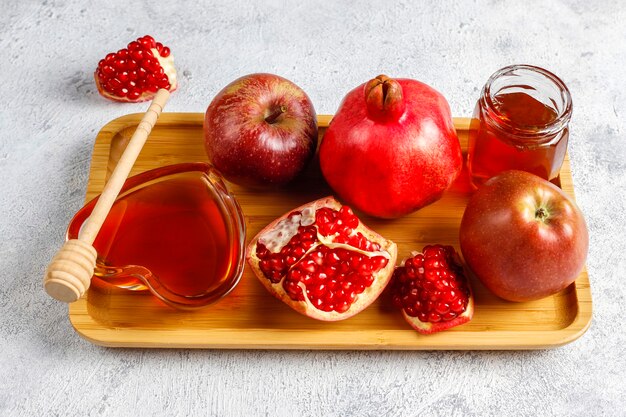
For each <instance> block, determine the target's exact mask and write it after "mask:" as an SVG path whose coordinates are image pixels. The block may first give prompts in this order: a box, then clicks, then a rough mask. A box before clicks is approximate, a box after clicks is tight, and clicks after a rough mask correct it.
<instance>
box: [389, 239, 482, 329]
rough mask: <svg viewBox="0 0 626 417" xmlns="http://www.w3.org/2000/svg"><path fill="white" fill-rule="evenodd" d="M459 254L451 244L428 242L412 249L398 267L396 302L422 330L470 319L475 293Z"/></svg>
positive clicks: (447, 325)
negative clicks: (429, 243) (428, 244)
mask: <svg viewBox="0 0 626 417" xmlns="http://www.w3.org/2000/svg"><path fill="white" fill-rule="evenodd" d="M467 276H468V275H467V274H466V272H465V271H464V268H463V265H462V263H461V260H460V258H459V256H458V254H457V253H456V252H455V250H454V249H453V248H452V247H451V246H442V245H433V246H426V247H425V248H424V250H423V252H422V253H419V252H412V253H411V256H410V257H409V258H407V259H405V260H403V261H402V263H401V265H400V266H399V267H397V268H396V270H395V271H394V275H393V283H392V300H393V304H394V305H395V306H396V307H398V308H400V309H401V310H402V316H403V317H404V319H405V320H406V321H407V323H409V324H410V325H411V327H413V328H414V329H415V330H417V331H418V332H419V333H421V334H432V333H436V332H440V331H443V330H447V329H450V328H452V327H455V326H459V325H461V324H464V323H467V322H468V321H470V320H471V319H472V316H473V314H474V296H473V294H472V289H471V286H470V285H469V281H468V280H467Z"/></svg>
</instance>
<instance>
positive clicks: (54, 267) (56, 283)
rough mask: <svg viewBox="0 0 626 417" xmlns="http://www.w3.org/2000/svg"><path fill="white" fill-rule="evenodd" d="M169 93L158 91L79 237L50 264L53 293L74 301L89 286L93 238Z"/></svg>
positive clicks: (93, 258) (49, 284)
mask: <svg viewBox="0 0 626 417" xmlns="http://www.w3.org/2000/svg"><path fill="white" fill-rule="evenodd" d="M169 97H170V93H169V91H167V90H165V89H161V90H159V91H158V92H157V93H156V95H155V97H154V99H153V100H152V103H151V104H150V107H149V108H148V110H147V111H146V113H145V114H144V116H143V118H142V119H141V121H140V122H139V125H138V126H137V129H136V130H135V133H133V136H132V137H131V138H130V141H129V142H128V145H127V146H126V149H125V150H124V153H123V154H122V156H121V157H120V160H119V162H118V163H117V166H116V167H115V169H114V170H113V173H112V174H111V178H110V179H109V181H108V182H107V183H106V185H105V186H104V189H103V190H102V193H101V194H100V198H98V201H97V202H96V205H95V207H94V208H93V211H92V212H91V215H90V216H89V218H88V219H87V221H86V222H85V224H84V225H83V227H82V229H81V231H80V233H79V235H78V239H73V240H69V241H67V242H65V244H64V245H63V247H62V248H61V249H60V250H59V251H58V252H57V254H56V255H55V257H54V258H53V259H52V261H51V262H50V265H48V269H47V270H46V274H45V276H44V288H45V290H46V292H47V293H48V294H49V295H50V296H51V297H53V298H55V299H57V300H59V301H63V302H66V303H71V302H73V301H76V300H78V299H79V298H80V297H81V296H82V295H83V294H84V293H85V291H87V288H89V284H90V283H91V276H92V275H93V270H94V268H95V267H96V257H97V253H96V250H95V249H94V247H93V242H94V240H95V239H96V236H97V235H98V232H99V231H100V228H101V227H102V224H103V223H104V220H105V219H106V217H107V215H108V214H109V211H110V210H111V207H112V206H113V203H114V202H115V199H116V198H117V196H118V195H119V193H120V191H121V189H122V187H123V186H124V182H125V181H126V179H127V178H128V174H130V171H131V169H132V168H133V165H134V164H135V161H136V160H137V157H138V156H139V153H140V152H141V148H143V145H144V143H146V140H147V139H148V136H149V135H150V132H151V131H152V128H153V127H154V125H155V123H156V121H157V119H158V118H159V116H160V115H161V112H162V111H163V107H165V103H166V102H167V100H168V98H169Z"/></svg>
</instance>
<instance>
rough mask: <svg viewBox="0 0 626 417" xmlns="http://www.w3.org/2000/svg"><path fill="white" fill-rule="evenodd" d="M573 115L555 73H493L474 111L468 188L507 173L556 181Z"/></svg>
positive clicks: (526, 69)
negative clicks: (518, 173) (518, 171)
mask: <svg viewBox="0 0 626 417" xmlns="http://www.w3.org/2000/svg"><path fill="white" fill-rule="evenodd" d="M571 111H572V104H571V97H570V94H569V91H568V90H567V87H565V84H563V82H562V81H561V80H560V79H558V78H557V77H556V76H555V75H554V74H552V73H550V72H548V71H546V70H543V69H541V68H537V67H533V66H530V65H515V66H511V67H506V68H503V69H501V70H499V71H498V72H496V73H495V74H494V75H492V76H491V78H490V79H489V80H488V81H487V84H486V85H485V87H484V88H483V92H482V95H481V97H480V99H479V100H478V102H477V104H476V108H475V110H474V116H473V120H472V129H471V130H470V135H469V149H468V168H469V172H470V178H471V181H472V184H473V185H474V186H475V187H478V186H480V185H481V184H483V183H484V182H485V181H486V180H488V179H489V178H491V177H492V176H494V175H497V174H498V173H500V172H502V171H505V170H509V169H518V170H522V171H527V172H530V173H533V174H535V175H538V176H540V177H542V178H544V179H546V180H552V179H554V178H556V177H557V176H558V175H559V171H560V169H561V165H562V164H563V160H564V158H565V153H566V151H567V144H568V140H569V127H568V123H569V119H570V117H571Z"/></svg>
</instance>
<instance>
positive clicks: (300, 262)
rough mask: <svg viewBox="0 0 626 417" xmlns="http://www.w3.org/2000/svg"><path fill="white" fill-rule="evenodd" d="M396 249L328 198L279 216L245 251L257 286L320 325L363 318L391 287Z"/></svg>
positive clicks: (345, 207)
mask: <svg viewBox="0 0 626 417" xmlns="http://www.w3.org/2000/svg"><path fill="white" fill-rule="evenodd" d="M396 258H397V247H396V244H395V243H394V242H392V241H390V240H387V239H385V238H383V237H382V236H380V235H379V234H377V233H376V232H374V231H373V230H371V229H369V228H368V227H366V226H365V225H363V223H361V221H360V220H359V219H358V218H357V217H356V216H355V215H354V213H353V212H352V210H351V209H350V208H349V207H347V206H343V205H341V204H340V203H339V202H338V201H337V200H335V199H334V198H332V197H325V198H322V199H319V200H315V201H313V202H311V203H308V204H305V205H303V206H301V207H298V208H296V209H294V210H291V211H290V212H289V213H287V214H285V215H283V216H281V217H280V218H278V219H276V220H275V221H273V222H272V223H270V224H269V225H268V226H267V227H265V228H264V229H263V230H262V231H261V232H260V233H259V234H257V235H256V236H255V237H254V238H253V239H252V241H251V243H250V245H249V246H248V252H247V260H248V263H249V265H250V267H251V268H252V271H253V272H254V274H255V276H256V277H257V278H258V279H259V281H260V282H261V284H263V286H264V287H265V288H266V289H267V290H268V291H269V292H270V293H271V294H273V295H274V296H275V297H277V298H278V299H280V300H281V301H283V302H284V303H285V304H287V305H288V306H289V307H291V308H292V309H294V310H295V311H297V312H299V313H301V314H303V315H305V316H308V317H311V318H314V319H317V320H322V321H337V320H344V319H347V318H349V317H352V316H354V315H355V314H357V313H359V312H361V311H362V310H363V309H365V308H366V307H368V306H369V305H370V304H371V303H372V302H374V300H376V299H377V298H378V296H379V295H380V294H381V292H382V291H383V290H384V289H385V287H386V286H387V284H388V283H389V281H390V279H391V276H392V274H393V270H394V266H395V263H396Z"/></svg>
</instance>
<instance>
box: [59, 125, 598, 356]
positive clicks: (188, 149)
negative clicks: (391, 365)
mask: <svg viewBox="0 0 626 417" xmlns="http://www.w3.org/2000/svg"><path fill="white" fill-rule="evenodd" d="M141 116H142V115H141V114H131V115H127V116H123V117H120V118H118V119H115V120H113V121H111V122H110V123H108V124H107V125H106V126H104V127H103V128H102V130H101V131H100V132H99V133H98V136H97V138H96V142H95V146H94V151H93V159H92V163H91V170H90V174H89V182H88V185H87V196H86V201H89V200H91V199H92V198H94V197H96V196H97V195H98V194H99V193H100V191H101V190H102V188H103V187H104V183H105V181H106V180H107V178H108V176H109V175H110V174H111V172H112V170H113V168H114V167H115V165H116V164H117V160H118V158H119V157H120V155H121V153H122V151H123V150H124V147H125V146H126V143H127V142H128V140H129V138H130V136H131V135H132V133H133V132H134V130H135V128H136V126H137V124H138V123H139V121H140V119H141ZM203 117H204V115H203V114H202V113H164V114H162V115H161V118H160V119H159V121H158V123H157V125H156V126H155V127H154V130H153V131H152V134H151V136H150V138H149V140H148V141H147V143H146V144H145V146H144V148H143V150H142V152H141V154H140V155H139V158H138V160H137V162H136V164H135V166H134V168H133V171H132V174H133V175H134V174H138V173H140V172H143V171H146V170H149V169H152V168H157V167H160V166H164V165H169V164H176V163H181V162H194V161H206V159H207V158H206V154H205V151H204V145H203V135H202V122H203ZM331 117H332V116H319V117H318V120H319V126H320V137H321V136H323V134H324V130H325V127H326V126H328V123H329V122H330V119H331ZM454 123H455V126H456V129H457V132H458V135H459V139H460V141H461V146H462V148H463V149H464V150H465V149H466V148H467V132H468V129H469V128H470V119H462V118H458V119H455V120H454ZM555 182H556V183H557V185H560V186H561V187H562V188H563V189H564V190H565V191H566V192H567V193H568V194H569V195H570V196H572V197H573V196H574V188H573V184H572V177H571V172H570V165H569V159H567V157H566V160H565V163H564V164H563V167H562V169H561V175H560V177H559V178H558V179H557V180H556V181H555ZM230 189H231V191H232V192H233V193H234V194H235V195H236V196H237V199H238V201H239V203H240V204H241V206H242V209H243V212H244V214H245V217H246V222H247V224H246V225H247V228H248V231H247V240H248V241H249V240H250V239H251V238H252V237H253V236H254V235H256V234H257V233H258V232H259V231H260V230H261V229H262V228H263V227H264V226H266V225H267V224H268V223H269V222H270V221H272V220H273V219H275V218H276V217H278V216H280V215H282V214H284V213H285V212H287V211H289V210H291V209H292V208H294V207H297V206H300V205H302V204H304V203H306V202H309V201H311V200H315V199H317V198H320V197H324V196H326V195H330V194H332V191H331V190H330V189H329V188H328V186H327V185H326V184H325V182H324V180H323V178H322V177H321V174H320V172H319V168H318V165H317V164H316V163H315V164H311V168H310V169H309V171H307V173H306V174H305V175H304V177H303V178H302V179H301V180H300V181H299V182H298V183H297V184H295V185H294V186H292V187H289V188H287V189H285V190H279V191H269V192H268V191H263V192H261V191H255V190H250V189H246V188H242V187H238V186H236V185H234V184H230ZM469 195H470V188H469V182H468V178H467V172H466V170H465V169H464V171H463V174H462V175H461V177H460V178H459V179H458V180H457V182H456V183H455V184H454V185H453V187H452V189H451V190H449V191H448V192H447V193H446V194H445V195H444V197H443V198H442V199H441V200H439V201H437V202H436V203H434V204H432V205H430V206H428V207H425V208H423V209H422V210H419V211H418V212H416V213H414V214H412V215H409V216H406V217H402V218H400V219H396V220H378V219H374V218H370V217H368V216H366V215H361V216H360V217H361V219H362V220H363V222H364V223H365V224H367V225H368V226H369V227H371V228H373V229H374V230H376V231H377V232H379V233H380V234H382V235H384V236H385V237H387V238H388V239H391V240H393V241H395V242H396V243H397V244H398V259H402V258H404V257H406V256H408V255H409V253H410V251H411V250H421V249H422V248H423V247H424V246H425V245H427V244H430V243H443V244H450V245H452V246H454V247H455V248H456V249H457V251H459V245H458V233H459V225H460V222H461V217H462V215H463V210H464V208H465V205H466V203H467V200H468V198H469ZM459 253H460V251H459ZM471 285H472V287H473V290H474V295H475V303H476V304H475V313H474V318H473V320H472V321H470V322H469V323H467V324H464V325H462V326H459V327H456V328H453V329H451V330H448V331H445V332H441V333H437V334H433V335H429V336H423V335H420V334H418V333H417V332H416V331H415V330H413V329H411V328H410V327H409V325H408V324H407V323H406V322H405V321H404V320H403V319H402V317H401V314H400V312H399V311H397V310H395V308H393V307H392V306H391V301H390V297H389V294H387V293H383V294H382V295H381V297H380V298H379V299H378V300H377V301H375V302H374V303H373V304H372V305H371V306H370V307H368V308H367V309H366V310H364V311H363V312H361V313H360V314H358V315H356V316H354V317H352V318H350V319H347V320H344V321H341V322H334V323H328V322H319V321H316V320H313V319H310V318H308V317H305V316H302V315H300V314H298V313H296V312H294V311H293V310H291V309H290V308H289V307H287V306H286V305H285V304H283V303H282V302H281V301H279V300H278V299H276V298H274V297H273V296H272V295H271V294H269V293H268V292H267V291H266V290H265V288H263V286H262V285H261V283H260V282H258V280H257V278H256V277H255V276H254V275H253V274H252V272H251V270H250V268H249V267H248V266H247V265H246V270H245V272H244V275H243V277H242V279H241V282H240V283H239V285H238V286H237V287H236V288H235V290H234V291H233V292H232V293H231V294H229V295H228V296H227V297H226V298H224V299H223V300H221V301H219V302H218V303H216V304H214V305H212V306H209V307H206V308H204V309H200V310H196V311H177V310H174V309H171V308H169V307H167V306H165V305H164V304H162V303H161V302H160V301H158V300H157V299H156V297H153V296H152V295H150V293H149V292H133V291H127V290H122V289H118V288H116V287H112V286H102V285H92V287H91V288H90V289H89V291H88V292H87V294H86V295H85V296H84V297H83V298H81V299H80V300H78V301H77V302H75V303H73V304H71V305H70V306H69V318H70V321H71V323H72V325H73V326H74V328H75V329H76V331H77V332H78V333H79V334H80V335H81V336H82V337H84V338H85V339H87V340H89V341H91V342H93V343H95V344H98V345H104V346H117V347H121V346H126V347H155V348H166V347H167V348H174V347H177V348H180V347H183V348H219V349H354V350H356V349H371V350H383V349H398V350H400V349H402V350H433V349H466V350H467V349H544V348H550V347H556V346H560V345H563V344H566V343H569V342H572V341H573V340H576V339H577V338H578V337H579V336H580V335H582V334H583V333H584V332H585V331H586V330H587V328H588V327H589V324H590V322H591V291H590V288H589V278H588V276H587V271H586V270H583V271H582V272H581V273H580V275H579V276H578V279H577V280H576V282H575V283H574V284H572V285H570V286H569V287H568V288H566V289H565V290H563V291H561V292H560V293H558V294H556V295H554V296H551V297H548V298H545V299H542V300H538V301H533V302H526V303H511V302H506V301H503V300H501V299H499V298H497V297H495V296H494V295H492V294H491V293H490V292H489V291H488V290H487V289H486V288H485V287H483V286H482V284H481V283H480V282H479V281H478V280H476V279H472V280H471Z"/></svg>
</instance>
